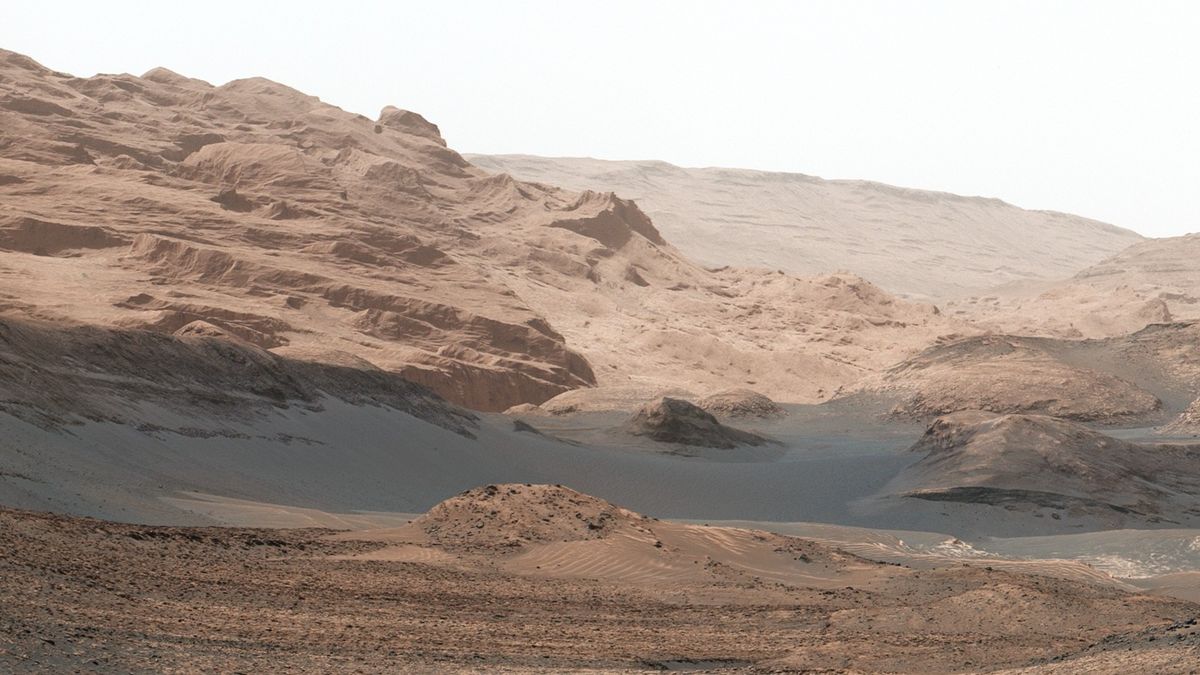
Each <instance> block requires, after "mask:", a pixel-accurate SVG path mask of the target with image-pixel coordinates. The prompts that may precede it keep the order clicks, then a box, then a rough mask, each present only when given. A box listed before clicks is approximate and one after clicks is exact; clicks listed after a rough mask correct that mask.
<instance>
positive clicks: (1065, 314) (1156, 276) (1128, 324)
mask: <svg viewBox="0 0 1200 675" xmlns="http://www.w3.org/2000/svg"><path fill="white" fill-rule="evenodd" d="M948 307H949V313H951V314H953V315H956V316H962V317H964V318H969V319H971V320H973V321H977V322H979V323H981V324H983V325H984V326H987V327H993V328H997V329H1001V330H1006V331H1012V332H1020V333H1024V334H1034V335H1054V336H1061V337H1069V338H1070V337H1091V338H1098V337H1109V336H1115V335H1124V334H1127V333H1132V332H1134V331H1137V330H1140V329H1142V328H1144V327H1146V326H1148V325H1150V324H1153V323H1164V322H1170V321H1183V320H1187V321H1192V320H1196V319H1200V234H1189V235H1185V236H1182V237H1168V238H1163V239H1149V240H1146V241H1143V242H1140V243H1137V244H1133V245H1132V246H1129V247H1128V248H1126V249H1124V250H1122V251H1120V252H1119V253H1117V254H1116V255H1113V256H1111V257H1109V258H1107V259H1105V260H1103V261H1101V262H1099V263H1097V264H1095V265H1092V266H1090V267H1087V268H1086V269H1083V270H1080V271H1079V272H1078V273H1076V274H1075V275H1074V276H1071V277H1069V278H1066V279H1063V280H1060V281H1056V282H1053V283H1048V284H1037V285H1033V286H1014V287H1011V288H1004V289H995V290H994V291H993V292H992V293H991V294H990V295H988V296H986V297H982V298H970V299H964V300H962V301H959V302H955V303H950V305H949V306H948Z"/></svg>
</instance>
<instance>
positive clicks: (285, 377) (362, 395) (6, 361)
mask: <svg viewBox="0 0 1200 675" xmlns="http://www.w3.org/2000/svg"><path fill="white" fill-rule="evenodd" d="M327 398H332V399H335V400H338V401H343V402H346V403H351V404H354V405H363V404H369V405H379V406H387V407H389V408H392V409H394V410H399V411H402V412H405V413H408V414H410V415H412V416H414V417H417V418H419V419H422V420H425V421H427V422H431V423H433V424H436V425H438V426H440V427H442V428H445V429H448V430H450V431H454V432H456V433H459V434H461V435H464V436H471V431H470V430H471V429H472V428H474V427H475V421H474V420H475V416H474V415H472V414H470V413H468V412H466V411H463V410H460V409H458V408H456V407H454V406H451V405H449V404H447V403H446V402H445V401H443V400H441V399H440V398H438V397H437V396H434V395H433V394H432V393H430V392H429V391H428V390H426V389H425V388H424V387H422V386H420V385H416V384H413V383H411V382H408V381H407V380H405V379H404V378H402V377H400V376H399V375H396V374H394V373H388V372H386V371H383V370H380V369H378V368H374V367H371V366H369V365H364V364H359V363H352V364H350V365H343V364H336V363H320V362H312V361H304V360H297V359H292V358H288V357H286V356H281V355H278V354H272V353H271V352H268V351H266V350H263V349H261V348H259V347H256V346H254V345H252V344H249V343H247V342H244V341H242V340H239V339H237V338H234V337H230V336H228V335H226V334H224V333H223V332H221V331H220V330H219V329H215V328H213V327H212V326H205V325H203V324H202V322H196V323H193V324H189V325H188V326H185V327H184V328H182V329H180V330H179V331H178V332H177V334H176V335H164V334H161V333H155V332H150V331H143V330H132V329H121V328H106V327H99V326H88V325H71V326H64V325H62V324H57V323H55V324H50V323H46V322H38V321H28V320H20V319H11V318H4V317H0V413H4V414H6V415H12V416H13V417H16V418H18V419H21V420H24V421H26V422H30V423H32V424H34V425H36V426H39V427H41V428H44V429H48V430H56V429H57V430H61V429H63V428H64V427H66V426H69V425H76V424H80V423H84V422H115V423H118V424H125V425H131V426H136V427H137V428H138V429H139V430H140V431H143V432H145V433H153V432H155V431H157V430H160V429H159V428H158V427H156V425H154V424H151V423H149V422H148V421H147V419H146V418H147V417H153V416H155V415H154V413H152V412H149V413H148V412H147V411H154V410H157V411H159V412H158V417H162V411H163V410H167V411H173V412H175V413H177V414H179V415H187V416H192V417H196V418H203V417H207V418H210V420H211V421H213V422H216V423H219V421H220V420H234V419H240V420H246V419H249V418H252V417H253V416H255V415H262V414H263V413H266V412H272V411H277V410H281V409H285V408H287V407H289V406H301V407H302V408H304V409H306V410H312V411H320V410H321V409H322V405H323V402H324V401H325V400H326V399H327ZM6 427H7V425H6ZM6 449H7V448H6Z"/></svg>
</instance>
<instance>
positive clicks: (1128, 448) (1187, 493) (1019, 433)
mask: <svg viewBox="0 0 1200 675" xmlns="http://www.w3.org/2000/svg"><path fill="white" fill-rule="evenodd" d="M912 451H913V452H920V453H925V457H924V458H923V459H921V460H920V461H919V462H918V463H917V464H915V465H913V466H912V467H910V468H908V469H906V470H905V471H904V473H903V474H901V476H900V477H899V478H897V479H896V481H894V482H893V484H892V485H891V486H890V487H889V491H890V492H892V493H894V494H899V495H902V496H905V497H912V498H918V499H925V500H932V501H939V502H955V503H968V504H986V505H991V506H1001V507H1007V508H1017V509H1024V510H1030V511H1036V510H1039V509H1047V510H1050V511H1051V514H1052V516H1053V517H1054V518H1062V517H1067V518H1068V519H1070V518H1075V517H1087V516H1098V517H1102V518H1112V519H1120V520H1121V522H1131V523H1132V522H1144V523H1190V522H1194V521H1195V520H1197V518H1200V509H1197V508H1196V501H1195V500H1196V496H1197V495H1198V494H1200V480H1198V479H1197V476H1198V475H1200V446H1174V445H1139V444H1134V443H1129V442H1126V441H1121V440H1118V439H1115V438H1112V437H1109V436H1105V435H1104V434H1100V433H1097V432H1095V431H1092V430H1090V429H1088V428H1086V427H1084V426H1082V425H1079V424H1076V423H1073V422H1069V421H1066V420H1061V419H1055V418H1053V417H1046V416H1042V415H1003V416H999V417H996V416H992V415H989V414H986V413H978V412H962V413H956V414H953V415H949V416H945V417H941V418H939V419H937V420H936V421H935V422H934V423H933V424H932V425H930V427H929V429H928V431H926V433H925V435H924V436H923V437H922V438H921V440H920V441H918V442H917V444H916V445H914V446H913V448H912Z"/></svg>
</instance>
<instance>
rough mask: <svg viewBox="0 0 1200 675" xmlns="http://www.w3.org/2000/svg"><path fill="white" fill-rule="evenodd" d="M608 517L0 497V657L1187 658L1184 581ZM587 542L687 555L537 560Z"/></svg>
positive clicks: (13, 667)
mask: <svg viewBox="0 0 1200 675" xmlns="http://www.w3.org/2000/svg"><path fill="white" fill-rule="evenodd" d="M555 503H558V501H556V502H555ZM443 513H445V510H443ZM450 513H451V514H454V513H458V512H457V511H453V510H452V511H451V512H450ZM551 516H553V517H566V518H569V517H570V514H550V515H547V516H545V517H551ZM452 517H456V516H452ZM630 522H631V523H632V525H628V524H626V523H624V522H623V521H620V519H618V525H617V526H616V527H614V528H611V529H612V531H611V532H608V531H607V530H605V531H604V533H603V536H601V535H596V536H595V537H593V538H588V539H585V540H575V539H572V538H571V537H561V536H560V537H559V539H561V540H560V541H534V542H525V543H524V544H522V545H520V546H517V547H511V546H509V545H506V544H503V543H499V544H497V543H490V544H488V545H485V546H483V547H478V546H476V547H463V546H461V545H453V544H461V540H460V539H451V540H444V541H443V542H442V543H431V542H430V541H428V540H427V539H426V541H421V537H420V536H419V534H420V533H419V532H418V533H416V534H417V535H418V536H412V537H408V540H409V543H402V542H401V541H400V540H404V539H405V538H406V537H405V536H404V534H403V533H404V532H405V528H407V529H408V532H409V534H412V533H413V527H414V526H412V525H409V526H404V527H401V528H399V529H395V528H393V529H391V530H383V531H381V532H380V533H376V532H370V531H368V532H364V533H351V534H349V535H346V534H343V535H339V536H336V537H332V536H331V535H332V534H333V533H332V532H331V531H330V530H321V529H306V530H264V529H245V528H176V527H148V526H138V525H125V524H117V523H112V522H105V521H96V520H90V519H83V518H74V517H67V516H58V515H48V514H39V513H31V512H22V511H13V510H4V511H2V512H0V669H3V670H5V671H10V672H64V671H95V672H145V671H155V672H195V671H216V672H256V671H275V672H281V671H288V672H329V671H334V670H337V671H358V672H397V671H408V672H411V671H421V672H429V671H439V672H447V671H477V670H489V671H492V670H515V671H545V672H561V671H563V670H572V671H577V670H585V669H598V670H663V669H699V668H705V669H715V670H723V669H744V670H755V671H757V670H774V671H792V670H805V671H807V670H819V671H829V672H956V671H977V670H980V669H983V668H987V669H993V668H1002V667H1011V668H1033V669H1035V670H1040V669H1043V668H1050V669H1058V670H1052V672H1078V671H1080V670H1084V669H1086V670H1089V671H1101V672H1103V671H1104V670H1105V669H1106V668H1108V669H1109V670H1114V669H1116V668H1118V667H1122V668H1125V669H1126V671H1128V670H1129V669H1130V668H1133V669H1141V670H1154V671H1156V672H1188V670H1189V668H1192V667H1193V664H1195V663H1196V662H1197V659H1200V653H1198V651H1197V649H1198V647H1197V644H1198V640H1200V636H1198V635H1197V632H1196V624H1195V620H1196V617H1197V615H1198V614H1200V607H1197V606H1196V605H1193V604H1190V603H1187V602H1183V601H1178V600H1173V599H1167V598H1161V597H1151V596H1144V595H1134V594H1129V593H1127V592H1125V591H1122V590H1119V589H1115V588H1111V587H1106V586H1101V585H1095V584H1086V583H1080V582H1075V581H1068V580H1062V579H1055V578H1050V577H1045V576H1038V575H1025V574H1016V573H1012V572H1007V571H1001V570H997V569H991V568H990V567H986V566H985V567H980V566H966V565H957V566H953V567H949V568H942V569H933V570H916V569H911V568H907V567H902V566H897V565H888V564H881V563H873V562H869V561H866V560H864V559H861V558H858V557H856V556H852V555H849V554H843V553H839V552H838V551H836V550H835V549H833V548H830V547H827V546H824V545H821V544H817V543H814V542H811V541H805V540H799V539H791V538H788V537H782V536H779V535H772V534H768V533H765V532H752V531H746V530H731V529H728V528H704V527H699V526H685V525H679V524H673V523H662V522H661V521H655V520H653V519H648V520H645V519H643V520H636V521H630ZM447 523H449V524H447ZM455 524H456V526H457V527H459V528H460V530H459V531H461V528H462V526H464V525H465V524H466V523H464V522H462V521H461V519H460V520H459V521H453V522H451V521H445V520H443V521H439V525H442V526H443V527H444V528H449V527H450V526H451V525H455ZM556 531H557V530H556ZM587 531H588V530H585V532H587ZM644 532H648V533H650V534H649V535H647V537H646V538H641V537H640V534H639V533H644ZM397 533H399V534H397ZM581 536H590V535H581ZM650 537H653V543H651V538H650ZM656 544H657V545H656ZM598 546H599V547H601V548H600V549H599V550H608V549H605V548H603V547H612V550H617V551H620V552H622V554H623V555H624V554H628V555H634V554H636V555H637V556H641V557H643V558H646V559H649V558H652V557H656V556H657V557H660V558H661V559H662V560H663V561H665V562H664V563H663V564H664V565H665V567H664V569H666V568H670V569H679V568H684V567H690V568H693V569H694V570H695V571H694V572H691V571H688V573H680V574H668V575H666V576H664V575H661V574H654V573H648V574H645V575H643V576H644V577H645V578H642V579H639V578H637V577H636V575H635V577H634V578H632V579H630V578H622V577H621V576H611V575H606V574H604V573H603V571H601V573H598V574H597V575H596V576H594V577H589V576H587V575H580V574H575V573H572V572H570V571H559V570H557V569H555V568H554V567H553V564H552V563H550V562H546V561H547V560H550V558H549V557H547V554H548V553H550V552H553V553H555V554H556V556H557V558H556V559H557V560H559V561H560V563H561V562H562V561H569V560H570V559H572V558H574V559H576V560H581V559H587V558H592V557H595V552H596V551H597V550H598V549H597V547H598ZM539 556H540V558H539ZM533 560H541V561H542V563H540V564H541V567H539V566H538V565H534V564H532V561H533ZM573 569H578V564H576V566H575V568H573ZM643 569H653V568H649V567H648V566H646V565H643ZM1072 664H1074V666H1073V665H1072ZM1114 672H1115V670H1114Z"/></svg>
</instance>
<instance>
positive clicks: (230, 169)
mask: <svg viewBox="0 0 1200 675" xmlns="http://www.w3.org/2000/svg"><path fill="white" fill-rule="evenodd" d="M0 310H3V311H5V312H7V313H10V314H14V315H19V316H29V317H36V318H40V319H44V320H52V321H63V320H69V321H76V322H84V323H91V324H103V325H109V326H121V327H134V328H143V329H148V330H153V331H158V332H164V333H173V332H174V331H176V330H177V329H179V328H181V327H183V326H185V325H187V324H190V323H192V322H194V321H204V322H206V323H208V324H211V325H213V326H215V327H217V328H218V329H220V330H221V331H224V332H226V333H228V334H230V335H233V336H236V337H238V338H239V339H242V340H244V341H246V342H248V343H251V344H254V345H256V346H258V347H260V348H263V349H268V350H274V351H278V352H280V353H285V354H287V355H288V356H290V357H292V358H298V359H305V360H312V361H330V360H332V361H334V362H339V363H345V362H347V358H350V359H351V360H353V359H359V360H361V361H363V362H367V363H370V364H372V365H373V366H375V367H378V368H381V369H383V370H387V371H391V372H397V373H400V374H402V375H403V376H404V377H406V378H408V379H410V380H413V381H415V382H418V383H421V384H425V385H427V386H428V387H430V388H432V389H433V390H434V391H436V392H438V393H439V394H441V395H442V396H444V397H445V398H447V399H449V400H451V401H453V402H457V403H461V404H464V405H467V406H470V407H473V408H477V409H483V410H504V409H506V408H508V407H510V406H512V405H515V404H520V403H539V402H542V401H545V400H547V399H549V398H551V397H552V396H555V395H557V394H560V393H562V392H565V391H569V390H573V389H577V388H580V387H590V386H594V385H601V386H615V385H630V384H631V383H632V384H639V383H643V382H653V383H655V384H666V385H675V384H685V385H688V386H694V387H697V388H702V389H722V388H727V387H729V386H733V385H740V384H755V385H756V388H757V389H760V390H762V391H764V393H767V394H768V395H771V396H773V397H775V398H779V399H781V400H820V399H822V398H824V397H826V396H828V393H829V392H831V391H832V390H833V389H834V388H836V387H837V386H839V385H841V384H844V383H846V382H849V381H852V380H854V379H857V378H858V377H860V376H861V375H862V374H863V373H865V372H871V371H873V370H876V369H878V368H880V367H882V366H884V365H886V364H888V363H890V362H893V361H895V360H897V359H899V358H902V357H903V356H906V355H907V354H909V353H911V352H913V351H914V350H916V349H918V348H920V347H922V346H924V345H925V344H927V343H928V342H929V341H930V340H931V339H932V338H933V337H935V336H936V335H939V334H942V333H945V332H953V331H954V330H959V329H960V327H958V326H957V325H956V324H955V323H954V322H952V321H949V320H947V319H945V318H944V317H941V316H939V315H938V314H937V312H936V310H935V309H934V308H932V307H930V306H925V305H917V304H912V303H906V302H901V301H898V300H896V299H894V298H892V297H891V296H888V295H887V294H886V293H883V292H881V291H880V290H879V289H877V288H875V287H873V286H871V285H870V284H868V283H866V282H864V281H862V280H861V279H858V278H855V277H851V276H847V275H835V276H828V277H823V278H818V279H807V280H805V279H795V278H792V277H788V276H785V275H781V274H774V273H767V272H763V271H755V272H743V271H737V270H723V271H720V272H711V271H708V270H705V269H704V268H702V267H699V266H697V265H695V264H694V263H692V262H691V261H689V260H688V259H687V258H685V257H683V256H682V255H681V254H680V253H678V252H677V251H676V250H675V249H673V248H672V247H671V246H670V245H669V244H667V243H666V241H665V240H664V239H663V237H662V236H661V235H660V234H659V232H658V230H657V229H656V228H655V226H654V224H653V223H651V221H650V219H649V218H648V217H647V216H646V215H645V214H643V213H642V212H641V211H640V210H639V209H638V207H637V206H636V205H635V204H633V203H632V202H629V201H626V200H623V199H621V198H619V197H616V196H615V195H613V194H611V193H598V192H590V191H585V192H582V193H571V192H565V191H563V190H560V189H558V188H552V187H547V186H544V185H537V184H530V183H521V182H519V181H516V180H513V179H512V178H510V177H508V176H505V175H499V176H496V175H490V174H488V173H487V172H485V171H482V170H480V169H478V168H476V167H474V166H472V165H471V164H470V163H468V162H467V161H466V160H464V159H463V158H462V157H461V156H460V155H458V154H457V153H456V152H454V151H453V150H450V149H448V148H447V147H446V144H445V141H444V140H443V139H442V138H441V135H440V132H439V131H438V128H437V127H436V126H435V125H434V124H432V123H430V122H428V121H427V120H425V119H424V118H422V117H421V116H420V115H417V114H416V113H412V112H407V111H402V110H399V109H396V108H392V107H388V108H385V109H384V111H383V112H382V113H381V115H380V117H379V119H377V120H369V119H367V118H365V117H362V116H360V115H354V114H351V113H348V112H345V111H342V110H340V109H338V108H335V107H333V106H330V105H328V104H325V103H322V102H321V101H320V100H318V99H316V98H314V97H312V96H307V95H305V94H303V93H301V92H298V91H295V90H293V89H290V88H288V87H286V86H283V85H280V84H277V83H274V82H270V81H268V80H263V79H261V78H253V79H247V80H237V81H234V82H230V83H228V84H225V85H222V86H219V87H214V86H211V85H209V84H208V83H205V82H202V81H199V80H194V79H189V78H186V77H183V76H180V75H177V74H175V73H171V72H170V71H166V70H163V69H155V70H152V71H150V72H149V73H146V74H145V75H144V76H143V77H134V76H130V75H98V76H96V77H92V78H86V79H85V78H77V77H72V76H70V75H66V74H63V73H56V72H52V71H50V70H48V69H46V68H43V67H42V66H40V65H38V64H37V63H35V62H34V61H32V60H30V59H28V58H26V57H24V56H21V55H18V54H14V53H11V52H0Z"/></svg>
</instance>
